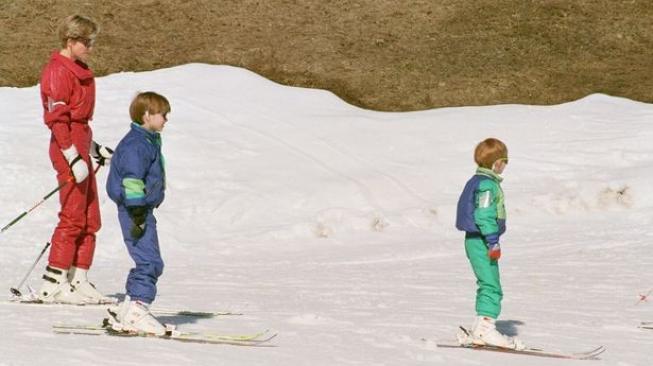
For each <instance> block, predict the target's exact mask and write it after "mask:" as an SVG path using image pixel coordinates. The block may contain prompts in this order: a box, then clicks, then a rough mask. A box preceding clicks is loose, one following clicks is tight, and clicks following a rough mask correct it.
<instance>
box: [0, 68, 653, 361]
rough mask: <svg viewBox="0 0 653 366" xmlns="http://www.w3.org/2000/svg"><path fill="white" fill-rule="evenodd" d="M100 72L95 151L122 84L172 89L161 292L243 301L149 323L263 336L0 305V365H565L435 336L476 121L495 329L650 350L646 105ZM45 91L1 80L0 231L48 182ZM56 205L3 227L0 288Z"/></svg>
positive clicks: (17, 272)
mask: <svg viewBox="0 0 653 366" xmlns="http://www.w3.org/2000/svg"><path fill="white" fill-rule="evenodd" d="M188 80H193V82H192V83H189V82H188ZM97 82H98V95H97V97H98V101H97V107H96V115H95V118H94V121H93V125H94V135H95V138H96V139H97V140H98V141H99V142H100V143H104V144H107V145H109V146H112V145H113V146H115V144H117V142H118V141H119V139H120V138H121V137H122V136H123V135H124V134H125V133H126V131H127V130H128V113H127V109H128V105H129V102H130V99H131V98H132V97H133V95H134V93H135V92H136V91H144V90H155V91H157V92H160V93H162V94H163V95H166V96H167V97H168V98H169V99H170V101H171V104H172V113H171V115H170V123H169V124H168V125H167V126H166V130H165V131H164V134H163V141H164V143H163V150H164V155H165V156H166V162H167V173H168V174H167V177H168V190H167V196H166V201H165V202H164V204H163V205H162V206H161V207H160V208H159V210H158V211H157V218H158V222H159V223H158V226H159V230H160V232H159V237H160V240H161V246H162V252H163V256H164V260H165V262H166V268H165V271H164V275H163V276H162V277H161V279H160V281H159V292H158V297H157V300H156V303H155V305H156V306H160V307H165V308H181V309H191V310H233V311H240V312H243V313H244V315H242V316H231V317H217V318H213V319H194V318H189V317H183V316H162V317H161V319H162V320H163V321H167V322H174V323H177V324H179V327H180V328H181V329H184V330H197V331H215V332H222V333H252V332H255V331H260V330H263V329H272V330H273V331H275V332H278V333H279V335H278V336H277V337H276V338H275V340H274V341H273V342H274V344H275V345H277V347H275V348H266V349H246V348H240V347H229V346H213V345H201V344H184V343H178V342H170V341H164V340H154V339H124V338H118V337H97V336H74V335H56V334H54V333H52V332H51V329H50V327H51V325H52V324H54V323H56V322H67V323H96V322H98V321H100V320H101V318H102V317H103V313H104V310H103V309H101V308H100V309H78V308H69V307H56V308H47V307H38V306H25V307H20V306H16V305H2V304H0V325H1V326H2V327H3V330H4V331H5V336H3V337H2V339H1V340H0V365H2V366H4V365H12V366H13V365H46V364H47V365H66V366H75V365H88V364H93V365H144V364H145V365H148V364H157V365H179V364H225V365H257V366H260V365H282V364H283V365H325V366H326V365H329V366H332V365H365V366H367V365H505V364H506V363H509V362H513V361H514V362H521V364H528V365H545V366H549V365H559V364H561V362H562V361H559V360H551V359H539V358H526V357H525V356H515V355H506V354H494V353H489V352H471V351H468V350H455V349H453V350H450V349H439V348H437V347H436V343H439V342H447V343H449V342H453V341H454V340H455V333H456V331H457V327H458V325H465V326H470V325H471V322H472V320H473V317H474V295H475V291H476V286H475V280H474V278H473V274H472V272H471V269H470V268H469V263H468V262H467V259H466V258H465V254H464V249H463V244H462V235H461V233H459V232H457V231H456V230H455V228H454V227H453V222H454V219H455V205H456V201H457V198H458V195H459V194H460V191H461V189H462V187H463V185H464V183H465V181H466V180H467V179H468V178H469V177H470V175H471V174H472V173H473V171H474V168H475V167H474V165H473V159H472V151H473V148H474V146H475V144H476V143H477V142H478V141H480V140H482V139H483V138H486V137H489V136H495V137H499V138H501V139H502V140H504V141H505V142H506V143H507V145H508V147H509V150H510V163H509V166H508V169H507V170H506V173H505V181H504V184H503V188H504V191H505V193H506V202H507V209H508V232H507V233H506V235H505V236H504V237H502V252H503V256H502V259H501V275H502V282H503V287H504V294H505V297H504V301H503V310H502V314H501V317H500V319H499V321H498V323H497V325H498V327H499V328H500V329H501V330H502V331H504V332H505V333H507V334H510V335H515V336H518V337H520V338H521V339H522V340H524V341H525V342H526V344H528V345H532V346H534V347H544V348H546V349H547V350H552V351H572V352H574V351H585V350H588V349H591V348H593V347H595V346H598V345H604V346H606V347H607V351H606V352H605V353H604V354H602V355H601V360H600V361H592V362H593V363H592V364H593V365H620V366H630V365H649V364H650V361H649V360H648V359H649V353H650V349H651V347H652V346H653V332H651V331H644V330H641V329H638V328H637V325H638V324H639V322H640V321H644V320H649V321H653V298H651V299H649V300H647V301H639V300H640V295H644V294H646V293H647V292H648V291H650V289H651V288H653V283H651V281H650V278H651V276H650V274H651V268H652V266H651V264H652V262H653V256H652V255H651V251H650V243H651V241H652V239H653V234H651V233H650V232H649V230H648V227H649V226H650V222H651V219H650V212H651V208H652V207H653V194H651V193H649V192H650V190H649V186H650V182H649V181H650V180H649V179H648V177H649V175H651V173H650V166H651V165H652V164H653V146H652V145H651V144H650V140H651V137H652V136H653V127H651V126H650V121H651V119H652V118H653V106H651V105H648V104H644V103H637V102H633V101H630V100H626V99H622V98H614V97H609V96H605V95H592V96H589V97H586V98H583V99H581V100H578V101H575V102H572V103H566V104H562V105H556V106H549V107H545V106H523V105H502V106H488V107H464V108H443V109H438V110H431V111H423V112H411V113H379V112H373V111H366V110H362V109H359V108H356V107H353V106H350V105H347V104H346V103H344V102H342V101H340V100H339V99H338V98H336V97H335V96H334V95H333V94H331V93H328V92H325V91H319V90H309V89H301V88H290V87H284V86H281V85H277V84H275V83H272V82H270V81H268V80H265V79H263V78H261V77H259V76H258V75H256V74H253V73H251V72H248V71H246V70H242V69H238V68H233V67H226V66H209V65H201V64H191V65H185V66H180V67H175V68H171V69H163V70H157V71H153V72H145V73H122V74H114V75H110V76H107V77H104V78H99V79H98V80H97ZM38 98H39V95H38V89H37V88H36V87H32V88H22V89H18V88H0V109H2V110H3V111H4V113H3V115H2V117H0V118H2V120H1V121H0V131H1V132H2V133H0V166H2V168H3V173H4V174H3V179H2V180H1V181H0V202H2V203H3V210H2V211H1V212H0V222H2V225H3V226H4V224H6V223H8V222H9V221H11V220H12V219H13V218H14V217H16V216H17V215H18V214H19V213H20V212H22V211H24V210H26V209H28V208H29V207H31V205H32V204H33V203H35V202H36V201H38V200H40V199H41V197H43V195H44V194H45V193H47V192H48V191H50V190H52V189H53V188H54V187H55V184H56V181H55V179H54V174H53V171H52V168H51V165H50V162H49V160H48V157H47V144H48V141H49V134H48V132H47V130H46V128H45V127H44V126H43V124H42V122H41V111H40V109H39V108H40V106H39V102H38V101H39V99H38ZM106 176H107V170H106V169H101V170H100V171H99V173H98V182H99V187H100V192H101V194H100V205H101V210H102V215H103V216H102V218H103V228H102V230H101V231H100V233H99V234H98V247H97V250H96V256H95V263H94V266H93V268H92V270H91V272H90V275H91V278H92V280H93V281H94V282H95V284H96V285H97V286H98V287H99V288H100V290H102V291H104V292H105V293H107V294H113V295H121V294H122V293H123V292H124V280H125V277H126V275H127V272H128V271H129V268H130V267H131V262H130V259H129V257H128V255H127V253H126V250H125V248H124V247H123V243H122V238H121V236H120V230H119V228H118V223H117V220H116V212H115V211H116V209H115V205H114V204H113V203H112V202H111V201H110V200H109V199H108V198H107V197H106V193H105V192H104V183H105V182H106ZM57 209H58V204H57V202H56V197H53V198H52V199H50V200H49V201H46V202H45V203H44V204H43V205H42V206H41V207H39V208H38V209H36V210H35V211H33V212H32V213H30V214H29V215H28V216H27V217H25V218H24V219H23V220H21V221H20V222H18V223H17V224H16V225H14V226H13V227H11V228H10V229H9V230H7V231H6V232H4V233H3V234H1V236H0V246H1V252H0V253H2V254H0V279H1V280H0V283H2V285H3V286H4V287H5V288H6V289H7V290H8V289H9V288H10V287H12V286H15V285H16V284H17V282H18V281H20V279H21V278H22V277H23V275H24V274H25V271H26V270H27V269H28V268H29V266H30V265H31V263H32V262H33V260H34V259H35V257H36V255H37V254H38V253H39V251H40V250H41V248H42V247H43V245H44V244H45V242H46V241H47V240H49V238H50V235H51V233H52V230H53V228H54V225H55V224H56V222H55V217H56V211H57ZM44 265H45V261H42V262H41V263H40V264H39V265H38V266H37V269H36V270H35V271H34V273H33V274H32V276H31V277H30V279H29V281H28V282H29V283H30V284H31V285H32V286H34V287H37V286H38V285H39V278H40V275H41V272H42V270H43V267H44ZM6 295H7V296H8V295H9V291H6ZM565 362H570V361H565ZM576 362H581V361H576ZM586 362H588V361H586Z"/></svg>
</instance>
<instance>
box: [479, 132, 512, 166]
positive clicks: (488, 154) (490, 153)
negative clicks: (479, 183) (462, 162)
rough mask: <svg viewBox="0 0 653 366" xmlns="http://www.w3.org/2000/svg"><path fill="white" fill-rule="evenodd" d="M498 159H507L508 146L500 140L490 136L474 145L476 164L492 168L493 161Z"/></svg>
mask: <svg viewBox="0 0 653 366" xmlns="http://www.w3.org/2000/svg"><path fill="white" fill-rule="evenodd" d="M499 159H506V160H507V159H508V148H507V147H506V144H504V143H503V142H501V141H500V140H498V139H495V138H492V137H490V138H488V139H485V140H483V141H481V142H480V143H479V144H478V145H476V150H474V161H476V164H478V166H480V167H482V168H487V169H492V166H493V165H494V163H495V162H496V161H497V160H499Z"/></svg>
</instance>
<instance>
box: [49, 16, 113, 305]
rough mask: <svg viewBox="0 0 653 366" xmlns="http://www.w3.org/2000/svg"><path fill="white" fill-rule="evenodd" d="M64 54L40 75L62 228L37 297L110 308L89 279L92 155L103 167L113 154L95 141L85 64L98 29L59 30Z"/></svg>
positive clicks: (71, 21)
mask: <svg viewBox="0 0 653 366" xmlns="http://www.w3.org/2000/svg"><path fill="white" fill-rule="evenodd" d="M58 32H59V40H60V41H61V49H60V50H56V51H54V52H53V53H52V55H51V56H50V61H49V62H48V64H47V65H46V66H45V68H44V69H43V72H42V74H41V83H40V85H41V86H40V88H41V101H42V105H43V120H44V121H45V124H46V125H47V126H48V128H49V129H50V130H51V138H50V148H49V150H50V160H51V161H52V166H53V167H54V169H55V170H56V172H57V181H58V182H59V185H62V184H63V187H62V188H61V190H59V201H60V203H61V210H60V211H59V224H58V225H57V227H56V228H55V230H54V233H53V234H52V239H51V243H52V249H50V255H49V258H48V266H47V267H46V272H45V274H44V275H43V280H44V282H43V285H42V287H41V288H40V290H39V292H38V298H39V300H41V301H43V302H49V303H50V302H61V303H73V304H83V303H109V302H112V301H111V300H110V299H108V298H106V297H104V296H103V295H102V294H101V293H100V292H98V291H97V290H96V289H95V286H93V285H92V284H91V283H90V282H88V279H87V277H86V272H87V271H88V269H89V268H90V267H91V263H92V262H93V254H94V252H95V233H96V232H97V231H98V230H99V229H100V225H101V224H100V209H99V204H98V194H97V186H96V182H95V173H94V172H93V169H92V165H91V161H90V159H89V156H88V155H89V154H90V155H91V156H92V157H93V158H94V159H96V160H97V161H98V163H99V164H101V165H103V164H104V162H105V161H108V160H110V159H111V153H112V151H111V149H109V148H106V147H102V146H101V145H99V144H97V143H95V141H93V140H92V138H93V132H92V131H91V126H90V121H91V120H92V119H93V109H94V107H95V81H94V78H93V72H92V71H91V70H90V69H89V68H88V66H87V65H86V62H87V60H88V58H89V57H90V54H91V51H92V50H93V43H94V41H95V37H96V36H97V33H98V26H97V24H96V23H95V22H94V21H93V20H91V19H89V18H86V17H84V16H80V15H72V16H69V17H67V18H65V19H64V20H63V22H62V23H61V25H60V26H59V30H58Z"/></svg>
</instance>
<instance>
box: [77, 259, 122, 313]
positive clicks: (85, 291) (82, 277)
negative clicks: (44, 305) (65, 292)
mask: <svg viewBox="0 0 653 366" xmlns="http://www.w3.org/2000/svg"><path fill="white" fill-rule="evenodd" d="M87 273H88V270H87V269H82V268H78V267H70V271H69V272H68V279H69V280H70V284H71V285H72V286H73V287H74V288H75V290H76V291H77V292H79V293H80V294H82V295H83V296H85V297H87V298H88V302H90V303H94V304H113V303H115V302H116V301H115V300H113V299H111V298H109V297H106V296H104V295H102V294H101V293H100V292H99V291H98V290H97V289H96V288H95V285H93V284H92V283H90V282H89V281H88V278H87V276H86V274H87Z"/></svg>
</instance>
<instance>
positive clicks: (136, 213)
mask: <svg viewBox="0 0 653 366" xmlns="http://www.w3.org/2000/svg"><path fill="white" fill-rule="evenodd" d="M147 211H148V208H147V206H132V207H127V213H128V214H129V218H130V219H132V227H131V229H130V230H129V232H130V233H131V235H132V238H134V239H140V238H142V237H143V234H145V218H146V217H147Z"/></svg>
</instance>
